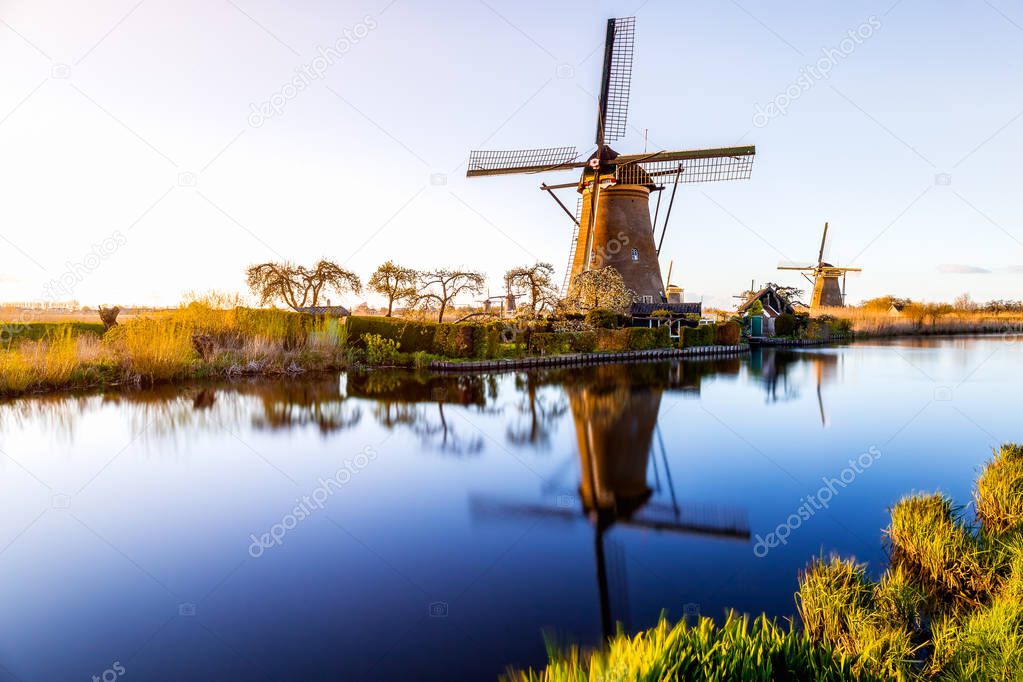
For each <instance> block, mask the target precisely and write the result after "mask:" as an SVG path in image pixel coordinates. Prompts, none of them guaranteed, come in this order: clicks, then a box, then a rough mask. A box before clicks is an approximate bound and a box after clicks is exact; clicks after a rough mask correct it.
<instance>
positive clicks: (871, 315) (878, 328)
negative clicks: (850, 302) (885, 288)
mask: <svg viewBox="0 0 1023 682" xmlns="http://www.w3.org/2000/svg"><path fill="white" fill-rule="evenodd" d="M822 315H829V316H831V317H835V318H839V319H846V320H849V321H850V322H851V323H852V328H853V331H854V332H857V333H859V334H869V335H871V336H902V335H914V334H963V333H998V334H1003V333H1023V313H1013V312H999V313H995V312H985V311H979V310H956V309H954V308H952V307H951V306H947V305H936V304H935V305H931V304H922V303H911V304H909V305H907V306H906V307H905V308H903V310H902V311H901V313H898V314H894V313H891V312H889V311H888V310H887V309H884V310H880V309H876V308H870V307H846V308H820V309H817V310H815V311H814V317H819V316H822Z"/></svg>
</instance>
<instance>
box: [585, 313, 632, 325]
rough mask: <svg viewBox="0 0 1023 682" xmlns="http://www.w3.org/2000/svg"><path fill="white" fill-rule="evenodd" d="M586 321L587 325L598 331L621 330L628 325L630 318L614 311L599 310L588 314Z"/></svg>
mask: <svg viewBox="0 0 1023 682" xmlns="http://www.w3.org/2000/svg"><path fill="white" fill-rule="evenodd" d="M585 320H586V324H588V325H590V326H591V327H595V328H597V329H619V328H621V327H624V326H625V325H626V324H627V323H628V321H629V317H628V315H623V314H621V313H619V312H616V311H614V310H604V309H601V308H598V309H596V310H591V311H590V312H588V313H586V317H585Z"/></svg>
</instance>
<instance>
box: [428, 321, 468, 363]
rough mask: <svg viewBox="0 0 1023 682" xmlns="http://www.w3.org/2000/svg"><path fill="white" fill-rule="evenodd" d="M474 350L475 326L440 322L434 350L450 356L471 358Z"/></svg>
mask: <svg viewBox="0 0 1023 682" xmlns="http://www.w3.org/2000/svg"><path fill="white" fill-rule="evenodd" d="M472 351H473V327H472V325H468V324H447V323H444V324H438V325H436V329H435V331H434V336H433V352H435V353H437V354H439V355H443V356H445V357H448V358H469V357H472V354H473V353H472Z"/></svg>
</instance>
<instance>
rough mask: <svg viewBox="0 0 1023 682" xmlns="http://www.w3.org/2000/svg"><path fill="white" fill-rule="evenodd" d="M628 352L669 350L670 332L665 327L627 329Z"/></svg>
mask: <svg viewBox="0 0 1023 682" xmlns="http://www.w3.org/2000/svg"><path fill="white" fill-rule="evenodd" d="M628 332H629V350H652V349H654V348H671V331H670V330H669V328H668V326H667V325H664V326H663V327H655V328H653V329H650V328H647V327H629V329H628Z"/></svg>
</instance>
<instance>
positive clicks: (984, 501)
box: [973, 443, 1023, 535]
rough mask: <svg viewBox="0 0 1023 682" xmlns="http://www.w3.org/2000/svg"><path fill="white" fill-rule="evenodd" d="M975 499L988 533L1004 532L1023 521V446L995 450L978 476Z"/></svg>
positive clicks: (1003, 447)
mask: <svg viewBox="0 0 1023 682" xmlns="http://www.w3.org/2000/svg"><path fill="white" fill-rule="evenodd" d="M973 499H974V502H975V503H976V509H977V520H978V521H980V524H981V526H983V528H984V530H986V531H987V532H989V533H992V534H995V535H1001V534H1004V533H1007V532H1009V531H1012V530H1016V529H1018V528H1019V527H1020V525H1021V524H1023V446H1021V445H1018V444H1015V443H1006V444H1005V445H1003V446H1002V447H1001V448H1000V449H999V450H997V451H996V452H995V456H994V457H993V458H992V459H991V461H990V462H988V463H987V464H986V465H985V466H984V469H983V471H981V473H980V476H979V477H978V478H977V485H976V489H975V490H974V494H973Z"/></svg>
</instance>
